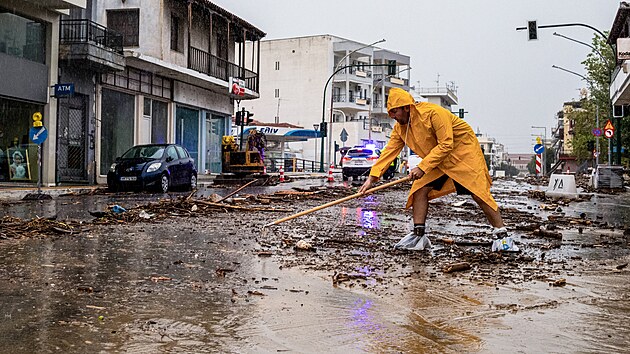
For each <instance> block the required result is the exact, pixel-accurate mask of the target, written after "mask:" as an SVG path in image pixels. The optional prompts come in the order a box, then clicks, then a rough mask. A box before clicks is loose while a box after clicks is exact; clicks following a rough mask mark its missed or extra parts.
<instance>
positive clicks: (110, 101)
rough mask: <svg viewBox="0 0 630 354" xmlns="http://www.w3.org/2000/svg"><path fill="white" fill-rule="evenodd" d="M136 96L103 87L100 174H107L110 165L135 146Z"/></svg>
mask: <svg viewBox="0 0 630 354" xmlns="http://www.w3.org/2000/svg"><path fill="white" fill-rule="evenodd" d="M134 100H135V97H134V96H133V95H129V94H126V93H122V92H118V91H113V90H108V89H103V94H102V103H101V106H102V111H103V113H102V119H101V160H100V174H101V175H106V174H107V171H108V170H109V166H110V165H111V164H112V162H114V161H115V160H116V157H118V156H121V155H122V154H123V153H125V151H127V150H128V149H129V148H130V147H132V146H133V128H134V125H133V116H134V109H135V103H134Z"/></svg>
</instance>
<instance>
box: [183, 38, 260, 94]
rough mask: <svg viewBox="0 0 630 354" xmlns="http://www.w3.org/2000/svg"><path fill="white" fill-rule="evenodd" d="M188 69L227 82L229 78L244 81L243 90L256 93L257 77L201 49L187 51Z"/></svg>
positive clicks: (192, 48) (193, 48) (253, 73)
mask: <svg viewBox="0 0 630 354" xmlns="http://www.w3.org/2000/svg"><path fill="white" fill-rule="evenodd" d="M188 69H191V70H195V71H197V72H200V73H202V74H206V75H208V76H212V77H215V78H217V79H221V80H223V81H226V82H228V81H229V78H230V77H234V78H240V79H241V80H243V81H245V88H247V89H249V90H251V91H253V92H256V93H258V75H257V74H256V73H255V72H253V71H251V70H248V69H245V68H243V67H241V66H238V65H236V64H234V63H230V62H229V61H227V60H225V59H221V58H219V57H217V56H215V55H212V54H210V53H208V52H206V51H203V50H201V49H198V48H195V47H190V48H189V50H188Z"/></svg>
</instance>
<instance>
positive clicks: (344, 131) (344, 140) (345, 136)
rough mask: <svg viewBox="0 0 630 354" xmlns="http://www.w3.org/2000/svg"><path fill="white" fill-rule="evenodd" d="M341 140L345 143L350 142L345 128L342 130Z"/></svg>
mask: <svg viewBox="0 0 630 354" xmlns="http://www.w3.org/2000/svg"><path fill="white" fill-rule="evenodd" d="M339 139H341V141H342V142H344V143H345V142H346V141H348V132H347V131H346V128H343V129H342V130H341V134H339Z"/></svg>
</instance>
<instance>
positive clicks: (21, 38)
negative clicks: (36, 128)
mask: <svg viewBox="0 0 630 354" xmlns="http://www.w3.org/2000/svg"><path fill="white" fill-rule="evenodd" d="M85 6H86V0H68V1H62V0H40V1H35V0H30V1H18V0H0V182H1V183H5V182H6V183H8V184H24V183H35V182H37V180H38V178H39V175H40V172H41V175H42V180H43V182H44V183H45V184H48V183H53V182H54V180H55V164H54V161H55V150H56V138H55V135H56V124H57V101H56V100H55V99H52V98H51V97H50V95H49V92H50V88H51V87H52V86H53V85H55V84H56V83H57V74H58V50H59V47H58V43H59V20H60V17H61V15H62V14H64V13H66V14H67V13H68V10H69V9H73V8H82V7H85ZM35 113H39V114H41V116H42V117H43V119H42V122H43V125H44V127H46V128H47V131H48V136H49V137H48V139H47V140H46V141H45V142H44V144H42V160H43V163H42V171H40V170H39V167H38V163H37V150H38V148H37V145H36V144H33V143H32V142H31V141H30V140H29V130H30V128H31V127H32V126H33V119H32V117H33V115H34V114H35ZM16 161H17V162H18V163H19V165H20V168H19V173H16V169H15V168H14V167H13V166H14V165H15V164H16Z"/></svg>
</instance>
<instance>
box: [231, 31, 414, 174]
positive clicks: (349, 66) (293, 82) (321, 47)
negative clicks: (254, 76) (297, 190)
mask: <svg viewBox="0 0 630 354" xmlns="http://www.w3.org/2000/svg"><path fill="white" fill-rule="evenodd" d="M246 48H249V47H247V46H246ZM248 59H249V58H248ZM409 64H410V58H409V56H406V55H402V54H399V53H396V52H393V51H389V50H385V49H381V48H377V47H374V46H369V45H366V44H364V43H359V42H356V41H352V40H347V39H344V38H340V37H336V36H332V35H316V36H306V37H295V38H285V39H275V40H266V41H261V42H260V75H261V77H264V81H263V82H261V85H260V98H259V99H257V100H253V101H249V102H246V103H241V104H242V105H243V106H245V107H246V109H247V110H249V111H251V112H253V113H255V117H256V119H257V120H259V121H275V122H287V123H291V124H295V125H299V126H302V127H306V128H310V127H314V128H316V129H319V128H320V124H321V123H322V122H326V123H328V126H327V135H328V137H327V138H324V140H323V142H324V144H323V151H324V153H323V156H324V161H325V163H326V164H328V163H329V162H333V161H335V160H336V161H339V155H337V156H334V155H333V153H334V151H335V147H334V144H337V145H338V146H339V147H343V146H353V145H360V144H367V143H369V142H370V141H372V142H373V143H374V144H375V145H377V146H378V147H382V146H384V145H385V144H386V142H387V140H388V138H387V136H388V135H389V131H391V127H392V125H391V122H390V119H389V118H387V109H386V107H385V103H386V101H387V97H388V92H389V89H390V88H391V87H400V88H403V89H405V90H409V69H410V67H409ZM344 67H345V68H344ZM336 69H340V70H339V71H337V73H336V74H334V75H333V73H334V72H335V70H336ZM331 107H332V110H331ZM370 117H371V118H372V119H369V118H370ZM342 132H344V134H342ZM342 135H343V136H345V137H346V140H345V141H343V139H342ZM292 149H293V150H296V152H300V153H302V155H303V156H304V158H305V159H308V160H315V161H321V155H322V140H321V139H318V142H317V143H315V142H313V141H308V142H304V143H292Z"/></svg>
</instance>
